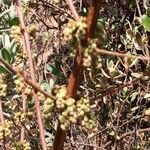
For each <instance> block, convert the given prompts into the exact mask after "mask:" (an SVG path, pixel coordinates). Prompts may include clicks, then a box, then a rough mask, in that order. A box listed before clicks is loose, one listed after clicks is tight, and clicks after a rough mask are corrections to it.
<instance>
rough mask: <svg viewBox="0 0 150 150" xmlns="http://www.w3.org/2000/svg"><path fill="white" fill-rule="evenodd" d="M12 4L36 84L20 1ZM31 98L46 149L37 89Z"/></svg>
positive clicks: (43, 147) (45, 149) (43, 145)
mask: <svg viewBox="0 0 150 150" xmlns="http://www.w3.org/2000/svg"><path fill="white" fill-rule="evenodd" d="M14 4H15V7H16V10H17V14H18V17H19V21H20V28H21V34H22V36H23V45H24V47H25V48H26V52H27V55H28V60H29V69H30V73H31V79H32V82H33V83H34V84H36V82H37V81H36V76H35V71H34V65H33V61H32V53H31V49H30V42H29V35H28V33H27V30H26V26H25V23H24V19H23V13H22V10H21V2H20V0H14ZM33 98H34V100H35V108H36V114H37V123H38V126H39V131H40V141H41V146H42V149H43V150H47V145H46V141H45V135H44V125H43V121H42V120H43V119H42V113H41V110H40V102H39V99H38V96H37V91H34V94H33Z"/></svg>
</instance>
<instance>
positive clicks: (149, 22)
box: [140, 15, 150, 32]
mask: <svg viewBox="0 0 150 150" xmlns="http://www.w3.org/2000/svg"><path fill="white" fill-rule="evenodd" d="M140 23H141V25H142V26H143V27H144V28H145V29H146V30H147V31H149V32H150V17H149V16H148V15H142V16H141V18H140Z"/></svg>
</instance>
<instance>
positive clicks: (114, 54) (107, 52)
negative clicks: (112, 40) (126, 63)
mask: <svg viewBox="0 0 150 150" xmlns="http://www.w3.org/2000/svg"><path fill="white" fill-rule="evenodd" d="M96 52H99V53H102V54H104V55H111V56H116V57H126V58H134V59H139V60H145V61H150V57H144V56H135V55H130V54H123V53H118V52H112V51H108V50H105V49H98V48H97V49H96Z"/></svg>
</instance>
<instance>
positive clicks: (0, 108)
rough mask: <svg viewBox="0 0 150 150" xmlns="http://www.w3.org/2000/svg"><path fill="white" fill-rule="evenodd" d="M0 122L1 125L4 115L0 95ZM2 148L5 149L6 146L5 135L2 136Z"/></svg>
mask: <svg viewBox="0 0 150 150" xmlns="http://www.w3.org/2000/svg"><path fill="white" fill-rule="evenodd" d="M0 122H1V124H2V125H3V124H4V122H5V121H4V116H3V108H2V100H1V97H0ZM3 149H4V150H7V148H6V139H5V135H4V136H3Z"/></svg>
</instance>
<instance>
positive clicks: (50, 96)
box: [0, 58, 56, 100]
mask: <svg viewBox="0 0 150 150" xmlns="http://www.w3.org/2000/svg"><path fill="white" fill-rule="evenodd" d="M0 62H1V63H2V64H3V65H4V66H5V67H6V68H7V69H8V70H9V71H11V72H12V73H14V74H21V75H22V77H24V75H23V73H21V72H19V71H17V70H16V69H14V68H13V67H12V66H11V65H10V64H8V63H7V62H6V61H5V60H4V59H2V58H0ZM24 81H25V82H26V83H27V84H29V85H30V86H32V87H33V88H34V89H35V90H36V91H39V92H40V93H42V94H43V95H45V96H46V97H49V98H51V99H53V100H55V99H56V98H55V96H53V95H51V94H50V93H48V92H46V91H44V90H42V89H41V88H40V86H39V85H38V84H35V83H33V82H32V81H30V80H28V79H26V78H25V77H24Z"/></svg>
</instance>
